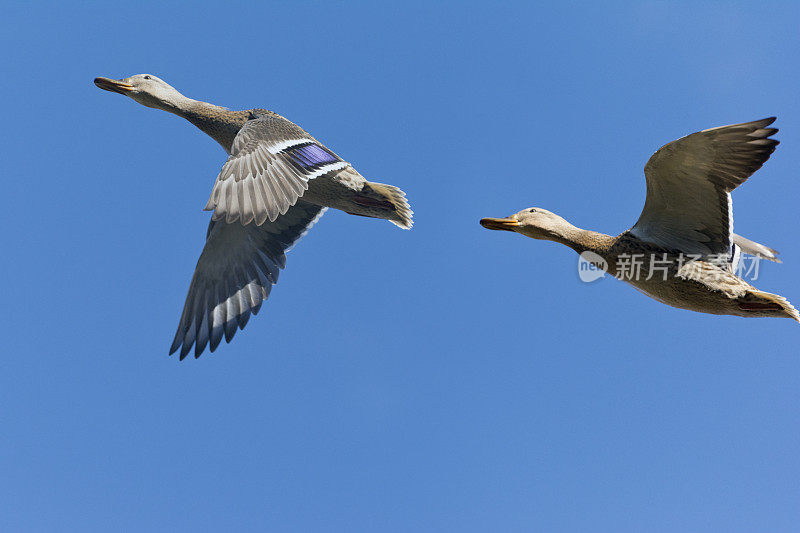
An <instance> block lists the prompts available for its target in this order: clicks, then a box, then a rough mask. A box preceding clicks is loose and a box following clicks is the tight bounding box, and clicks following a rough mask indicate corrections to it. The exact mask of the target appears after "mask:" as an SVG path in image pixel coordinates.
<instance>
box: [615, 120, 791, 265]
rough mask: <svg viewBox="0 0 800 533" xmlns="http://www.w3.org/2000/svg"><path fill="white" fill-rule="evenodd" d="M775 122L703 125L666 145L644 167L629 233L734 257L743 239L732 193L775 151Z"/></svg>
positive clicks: (694, 250) (661, 243)
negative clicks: (736, 230) (639, 205)
mask: <svg viewBox="0 0 800 533" xmlns="http://www.w3.org/2000/svg"><path fill="white" fill-rule="evenodd" d="M774 121H775V117H770V118H765V119H762V120H756V121H753V122H745V123H742V124H733V125H730V126H721V127H718V128H712V129H708V130H703V131H700V132H697V133H692V134H691V135H687V136H686V137H682V138H680V139H678V140H676V141H673V142H671V143H669V144H667V145H665V146H663V147H661V148H660V149H659V150H658V151H657V152H656V153H655V154H653V156H652V157H651V158H650V160H649V161H648V162H647V164H646V165H645V167H644V174H645V179H646V180H647V199H646V200H645V204H644V210H643V211H642V214H641V216H640V217H639V220H638V221H637V222H636V224H635V225H634V226H633V227H632V228H631V230H630V232H631V233H632V234H633V235H635V236H636V237H638V238H640V239H642V240H643V241H647V242H651V243H654V244H656V245H659V246H662V247H664V248H668V249H675V250H680V251H682V252H684V253H687V254H699V255H701V256H708V255H717V256H728V257H730V256H731V255H732V253H733V250H732V241H734V240H735V237H736V238H738V236H735V235H734V234H733V205H732V201H731V195H730V193H731V191H732V190H734V189H735V188H736V187H738V186H739V185H741V184H742V183H744V182H745V181H746V180H747V178H749V177H750V176H751V175H752V174H753V173H754V172H755V171H756V170H758V169H759V168H761V165H763V164H764V162H765V161H766V160H767V159H769V156H770V155H771V154H772V152H774V151H775V147H776V146H777V145H778V141H776V140H775V139H770V138H769V137H770V136H771V135H774V134H775V133H777V131H778V130H777V129H776V128H769V127H768V126H769V125H770V124H772V123H773V122H774ZM742 240H743V241H746V242H748V243H751V242H752V241H747V240H746V239H742ZM752 244H757V243H752ZM758 246H761V247H763V245H758ZM751 248H753V247H751ZM763 248H764V249H766V250H771V249H769V248H766V247H763ZM756 249H757V248H756Z"/></svg>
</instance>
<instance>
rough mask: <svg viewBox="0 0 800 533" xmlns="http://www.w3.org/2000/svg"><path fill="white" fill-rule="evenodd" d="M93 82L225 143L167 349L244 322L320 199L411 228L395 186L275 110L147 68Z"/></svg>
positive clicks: (200, 343) (205, 341)
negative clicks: (245, 105) (193, 89)
mask: <svg viewBox="0 0 800 533" xmlns="http://www.w3.org/2000/svg"><path fill="white" fill-rule="evenodd" d="M94 83H95V85H97V86H98V87H100V88H101V89H104V90H106V91H111V92H115V93H119V94H122V95H125V96H127V97H129V98H131V99H132V100H134V101H135V102H138V103H140V104H142V105H144V106H147V107H152V108H154V109H162V110H164V111H168V112H170V113H173V114H175V115H178V116H180V117H183V118H185V119H187V120H188V121H189V122H191V123H192V124H194V125H195V126H197V127H198V128H200V129H201V130H202V131H203V132H205V133H206V134H208V135H209V136H210V137H211V138H212V139H214V140H215V141H217V142H218V143H219V144H220V145H221V146H222V148H223V149H225V151H226V152H227V153H228V160H227V161H226V162H225V164H224V165H223V166H222V170H221V171H220V172H219V175H218V176H217V179H216V181H215V182H214V187H213V189H212V191H211V197H210V198H209V200H208V203H207V204H206V206H205V209H206V210H208V211H213V215H212V217H211V222H210V224H209V227H208V232H207V233H206V244H205V247H204V248H203V252H202V253H201V254H200V259H199V260H198V262H197V267H196V268H195V271H194V276H193V277H192V281H191V283H190V285H189V294H188V296H187V297H186V303H185V304H184V307H183V314H182V315H181V319H180V323H179V325H178V331H177V332H176V334H175V339H174V341H173V343H172V346H171V347H170V350H169V353H170V355H171V354H173V353H175V352H176V351H178V350H180V359H183V358H184V357H186V355H187V354H188V353H189V351H190V350H191V349H192V346H194V354H195V357H199V356H200V354H201V353H202V352H203V350H204V349H205V347H206V345H208V346H209V347H210V350H211V351H212V352H213V351H214V350H215V349H216V348H217V346H218V345H219V343H220V341H221V339H222V337H223V335H224V337H225V340H226V342H230V341H231V339H232V338H233V336H234V334H235V333H236V328H237V327H238V328H239V329H244V327H245V325H246V324H247V321H248V320H249V318H250V315H251V314H253V315H255V314H256V313H258V310H259V309H260V308H261V304H262V303H263V301H264V300H266V299H267V297H268V296H269V293H270V290H271V288H272V285H274V284H275V283H276V282H277V281H278V273H279V271H280V270H281V269H283V268H284V267H285V265H286V255H285V254H286V252H287V251H288V250H289V249H290V248H291V246H292V245H293V244H294V243H296V242H297V240H298V239H300V238H301V237H302V236H303V235H305V234H306V232H307V231H308V230H309V229H310V228H311V226H313V225H314V223H316V222H317V221H318V220H319V218H320V217H321V216H322V214H323V213H324V212H325V210H326V209H327V208H328V207H332V208H334V209H339V210H342V211H345V212H346V213H350V214H353V215H360V216H366V217H372V218H382V219H385V220H388V221H389V222H392V223H393V224H395V225H397V226H399V227H401V228H404V229H410V228H411V225H412V211H411V209H410V207H409V205H408V202H407V201H406V199H405V193H404V192H403V191H401V190H400V189H398V188H397V187H394V186H392V185H386V184H383V183H373V182H370V181H367V180H366V179H365V178H364V177H363V176H362V175H361V174H359V173H358V172H357V171H356V170H355V169H354V168H353V167H352V166H351V165H350V164H349V163H347V162H346V161H344V160H343V159H342V158H341V157H339V156H338V155H336V154H335V153H334V152H333V151H331V150H330V149H329V148H328V147H326V146H325V145H323V144H322V143H320V142H319V141H318V140H316V139H315V138H314V137H312V136H311V135H310V134H309V133H307V132H306V131H305V130H303V129H302V128H301V127H300V126H298V125H296V124H294V123H293V122H290V121H289V120H287V119H285V118H284V117H282V116H280V115H278V114H277V113H273V112H272V111H268V110H266V109H248V110H244V111H231V110H229V109H226V108H224V107H220V106H217V105H213V104H209V103H206V102H200V101H198V100H192V99H191V98H187V97H186V96H184V95H182V94H181V93H180V92H178V91H177V90H176V89H175V88H174V87H172V86H171V85H169V84H168V83H167V82H165V81H164V80H162V79H160V78H158V77H156V76H154V75H152V74H137V75H135V76H131V77H129V78H124V79H120V80H114V79H110V78H95V80H94Z"/></svg>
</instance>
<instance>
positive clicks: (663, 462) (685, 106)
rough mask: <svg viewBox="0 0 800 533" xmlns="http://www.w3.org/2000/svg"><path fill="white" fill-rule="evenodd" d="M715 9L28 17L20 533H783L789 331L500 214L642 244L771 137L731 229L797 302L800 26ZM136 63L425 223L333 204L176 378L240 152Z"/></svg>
mask: <svg viewBox="0 0 800 533" xmlns="http://www.w3.org/2000/svg"><path fill="white" fill-rule="evenodd" d="M694 4H695V3H692V5H691V6H690V5H689V4H688V3H687V4H682V5H681V4H675V3H612V4H608V5H605V6H603V7H598V6H596V5H595V6H586V5H581V4H572V5H570V6H566V7H561V6H559V7H555V5H550V6H548V7H536V6H533V5H528V3H525V4H516V3H500V4H498V3H481V4H469V3H437V4H435V5H431V4H429V3H413V2H412V3H409V2H403V3H393V4H388V3H386V4H384V3H359V4H350V3H288V2H287V3H277V4H275V3H270V4H261V5H258V6H251V5H249V4H229V3H226V4H225V5H224V6H223V5H221V4H220V5H214V4H207V5H194V6H192V5H188V4H175V3H171V4H168V5H166V6H164V5H161V3H153V4H141V3H126V4H120V5H118V6H115V7H108V6H106V5H105V4H100V3H87V4H81V5H72V6H67V5H61V4H43V3H41V4H33V5H27V6H24V7H23V6H18V5H10V6H7V7H6V8H5V10H4V16H3V18H2V20H0V42H2V45H3V46H4V48H5V50H6V54H4V55H3V57H2V58H0V64H1V65H2V70H3V73H4V78H5V79H4V83H3V84H2V88H1V89H0V91H2V95H3V99H4V101H5V103H6V106H5V108H4V112H3V114H4V123H5V125H6V128H5V135H3V139H4V141H3V144H4V153H5V154H6V157H3V158H2V161H0V166H1V167H2V170H3V175H4V181H3V182H4V184H5V202H4V208H3V210H2V215H0V216H2V218H3V227H4V228H5V230H6V231H5V232H4V235H3V247H4V249H5V251H6V254H5V260H4V261H2V262H0V273H2V279H3V280H4V283H3V294H4V295H5V298H6V305H5V306H4V310H3V311H2V313H3V316H4V323H5V324H6V325H7V326H8V328H7V329H6V334H5V341H4V349H3V352H4V357H3V358H2V364H3V369H2V372H0V424H2V428H3V431H2V435H1V436H0V451H1V452H2V453H0V473H1V475H0V479H1V480H2V481H0V527H2V529H3V530H6V531H50V530H54V529H59V530H75V531H78V530H80V531H109V530H119V529H126V530H133V531H137V530H138V531H159V530H161V531H168V530H169V531H175V530H192V531H213V530H217V531H218V530H231V529H237V530H259V531H459V532H463V531H548V532H559V531H564V532H570V533H575V532H583V531H586V532H589V531H591V532H605V531H608V532H615V533H620V532H628V531H631V532H638V531H649V532H674V531H692V532H705V531H709V532H711V531H727V532H734V533H735V532H749V531H754V532H755V531H758V532H761V531H771V532H776V533H777V532H784V531H787V532H788V531H796V527H797V524H798V523H799V522H800V484H799V483H798V479H800V454H798V449H800V424H798V420H799V419H800V401H799V400H798V398H800V393H799V392H798V391H800V359H798V353H797V352H798V350H797V343H798V339H800V328H798V325H797V324H796V323H792V322H790V321H789V320H768V319H763V320H755V319H753V320H745V319H740V318H736V317H719V316H710V315H701V314H696V313H690V312H688V311H681V310H676V309H672V308H669V307H666V306H663V305H661V304H659V303H657V302H655V301H653V300H650V299H648V298H646V297H644V296H642V295H641V294H639V293H637V292H636V291H635V290H632V289H631V288H630V287H628V286H625V285H623V284H622V283H620V282H618V281H616V280H612V279H605V280H602V281H600V282H597V283H593V284H583V283H581V282H580V281H579V280H578V277H577V270H576V264H577V259H576V257H575V255H574V252H572V251H571V250H569V249H567V248H565V247H562V246H559V245H557V244H553V243H546V242H540V241H533V240H530V239H525V238H523V237H520V236H518V235H512V234H510V233H496V232H490V231H486V230H484V229H483V228H481V227H480V226H479V225H478V220H479V219H480V218H481V217H484V216H503V215H507V214H509V213H513V212H516V211H518V210H520V209H522V208H525V207H529V206H540V207H544V208H546V209H549V210H552V211H555V212H557V213H559V214H560V215H562V216H564V217H566V218H567V219H568V220H570V221H571V222H573V223H575V224H576V225H578V226H582V227H586V228H591V229H595V230H598V231H603V232H606V233H612V234H616V233H619V232H621V231H623V230H625V229H627V228H628V227H629V226H630V225H631V224H632V223H633V222H634V221H635V220H636V218H637V217H638V215H639V212H640V210H641V206H642V204H643V201H644V191H645V187H644V178H643V174H642V168H643V166H644V163H645V162H646V160H647V158H648V157H649V156H650V154H651V153H652V152H654V151H655V150H656V149H657V148H659V147H660V146H661V145H663V144H664V143H666V142H668V141H670V140H672V139H675V138H677V137H679V136H682V135H685V134H687V133H690V132H692V131H697V130H700V129H704V128H708V127H712V126H718V125H722V124H728V123H733V122H741V121H746V120H754V119H757V118H761V117H764V116H769V115H777V116H778V121H777V122H776V126H777V127H779V128H780V129H781V131H780V133H779V134H778V135H777V138H778V139H779V140H780V141H781V145H780V146H779V147H778V150H777V151H776V153H775V154H774V155H773V157H772V158H771V159H770V161H769V162H768V163H767V164H766V165H765V166H764V168H763V169H762V170H761V171H759V172H758V173H757V174H756V175H755V176H754V177H753V178H752V179H751V180H750V181H749V182H748V183H746V184H745V185H744V186H742V187H741V189H739V190H737V192H736V193H735V194H734V201H735V212H736V230H737V232H739V233H741V234H743V235H745V236H748V237H750V238H753V239H755V240H757V241H761V242H764V243H765V244H768V245H770V246H772V247H775V248H777V249H779V250H780V251H781V252H782V257H783V259H784V264H783V265H773V264H767V265H765V266H764V267H763V269H762V272H761V276H760V279H759V280H758V282H757V285H758V286H759V288H761V289H763V290H767V291H770V292H777V293H780V294H783V295H785V296H786V297H788V298H789V299H793V300H794V301H795V302H798V303H800V287H798V283H797V281H796V276H797V275H798V272H799V271H798V265H800V244H798V240H797V237H796V235H797V228H796V223H797V216H796V213H797V201H798V193H800V185H799V184H798V180H797V170H796V169H797V167H798V161H800V152H799V151H798V148H799V147H800V106H799V105H798V102H799V101H798V97H797V94H798V92H797V87H798V86H799V85H800V73H799V72H798V70H797V68H796V62H795V61H793V59H792V58H795V57H796V55H797V49H798V44H800V42H798V40H799V39H798V27H799V24H800V8H798V7H797V6H795V5H793V4H792V3H788V2H787V3H771V4H768V5H764V4H756V3H745V2H739V3H712V4H704V5H699V6H698V5H694ZM143 72H150V73H153V74H156V75H158V76H161V77H163V78H164V79H165V80H167V81H168V82H170V83H171V84H172V85H174V86H175V87H176V88H178V89H179V90H181V91H182V92H183V93H184V94H186V95H187V96H190V97H193V98H197V99H201V100H206V101H210V102H213V103H216V104H219V105H225V106H228V107H231V108H238V109H241V108H251V107H266V108H269V109H272V110H274V111H277V112H279V113H281V114H283V115H284V116H286V117H288V118H289V119H291V120H293V121H295V122H297V123H298V124H300V125H301V126H303V127H304V128H306V129H307V130H309V131H310V132H311V133H312V134H314V135H315V136H316V137H317V138H319V139H320V140H321V141H322V142H324V143H326V144H327V145H328V146H330V147H331V148H332V149H333V150H335V151H336V152H337V153H339V154H340V155H342V157H344V158H345V159H347V160H348V161H350V162H351V163H353V164H354V165H355V166H356V167H357V168H358V169H359V170H360V171H361V172H362V173H363V174H364V175H365V176H367V177H368V178H369V179H372V180H373V181H379V182H385V183H391V184H394V185H397V186H399V187H401V188H402V189H404V190H405V191H406V192H407V193H408V197H409V199H410V201H411V203H412V207H413V208H414V211H415V213H416V214H415V221H416V225H415V227H414V229H413V230H412V231H410V232H405V231H401V230H399V229H398V228H396V227H394V226H393V225H391V224H389V223H387V222H383V221H378V220H370V219H365V218H361V217H353V216H349V215H346V214H344V213H341V212H333V211H331V212H329V213H328V214H327V215H326V216H325V217H324V218H323V219H322V220H321V222H320V223H319V224H318V226H316V227H315V228H314V229H313V231H311V232H310V233H309V235H307V236H306V238H305V239H304V240H303V241H301V242H300V243H299V244H298V246H297V247H296V248H295V249H294V250H293V251H292V252H291V253H290V255H289V257H288V266H287V269H286V270H285V271H284V272H283V274H282V276H281V281H280V283H279V284H278V286H277V287H275V289H274V290H273V292H272V295H271V297H270V300H269V301H268V302H267V303H266V304H265V305H264V307H263V308H262V310H261V313H260V314H259V315H258V316H257V317H255V318H253V319H252V320H251V322H250V323H249V324H248V326H247V328H246V330H245V331H244V332H240V333H239V334H238V335H237V336H236V338H235V340H234V342H233V343H232V344H230V345H223V346H221V348H220V349H219V350H218V351H217V352H215V354H213V355H211V356H209V354H207V353H206V354H205V355H204V356H203V357H201V358H200V359H199V360H194V359H187V360H185V361H183V362H182V363H181V362H179V361H178V360H177V358H176V357H167V350H168V348H169V345H170V343H171V341H172V336H173V334H174V330H175V328H176V326H177V323H178V319H179V316H180V311H181V308H182V306H183V301H184V297H185V293H186V290H187V288H188V283H189V279H190V277H191V274H192V271H193V268H194V265H195V262H196V260H197V256H198V255H199V253H200V251H201V249H202V246H203V239H204V236H205V231H206V226H207V223H208V216H209V215H208V213H205V212H203V211H202V208H203V206H204V205H205V202H206V200H207V198H208V194H209V192H210V190H211V184H212V182H213V179H214V177H215V176H216V173H217V172H218V170H219V168H220V166H221V164H222V163H223V161H224V160H225V154H224V152H223V151H222V150H220V148H219V146H218V145H216V143H215V142H214V141H212V140H211V139H209V138H207V137H206V136H205V135H204V134H202V133H201V132H200V131H198V130H196V129H194V127H193V126H191V125H190V124H189V123H187V122H185V121H183V120H182V119H179V118H177V117H175V116H172V115H169V114H167V113H163V112H160V111H156V110H151V109H147V108H144V107H142V106H139V105H137V104H135V103H134V102H132V101H130V100H127V99H125V98H123V97H122V96H120V95H116V94H112V93H107V92H103V91H100V90H99V89H97V88H96V87H95V86H94V85H93V84H92V79H93V78H94V77H95V76H100V75H102V76H110V77H123V76H128V75H131V74H135V73H143Z"/></svg>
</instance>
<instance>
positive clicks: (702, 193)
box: [480, 117, 800, 322]
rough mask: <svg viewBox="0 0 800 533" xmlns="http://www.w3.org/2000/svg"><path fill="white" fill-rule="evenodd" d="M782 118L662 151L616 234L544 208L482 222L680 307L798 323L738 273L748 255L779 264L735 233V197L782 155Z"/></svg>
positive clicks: (784, 304)
mask: <svg viewBox="0 0 800 533" xmlns="http://www.w3.org/2000/svg"><path fill="white" fill-rule="evenodd" d="M774 121H775V118H774V117H771V118H765V119H762V120H756V121H753V122H745V123H742V124H733V125H730V126H721V127H718V128H712V129H708V130H703V131H700V132H697V133H692V134H691V135H687V136H686V137H683V138H681V139H678V140H676V141H673V142H671V143H669V144H667V145H665V146H663V147H661V149H659V150H658V151H657V152H656V153H655V154H653V156H652V157H651V158H650V160H649V161H648V162H647V165H645V167H644V174H645V178H646V181H647V198H646V200H645V204H644V210H643V211H642V214H641V216H640V217H639V220H638V221H637V222H636V224H634V226H633V227H632V228H631V229H629V230H628V231H625V232H624V233H622V234H621V235H618V236H616V237H612V236H610V235H605V234H603V233H598V232H596V231H589V230H585V229H581V228H578V227H575V226H573V225H572V224H570V223H569V222H567V221H566V220H564V219H563V218H561V217H560V216H558V215H556V214H554V213H551V212H550V211H547V210H545V209H541V208H538V207H533V208H528V209H524V210H522V211H520V212H518V213H516V214H514V215H511V216H510V217H507V218H484V219H482V220H481V221H480V223H481V225H482V226H484V227H485V228H488V229H491V230H505V231H513V232H516V233H520V234H522V235H526V236H528V237H531V238H534V239H543V240H550V241H555V242H559V243H561V244H564V245H566V246H569V247H570V248H572V249H573V250H575V251H576V252H578V253H579V254H581V255H582V257H583V258H584V259H585V260H586V261H588V262H590V263H591V264H592V265H594V266H595V267H597V268H602V269H603V270H607V271H608V272H610V273H614V274H615V276H616V277H617V278H619V279H622V280H623V281H626V282H627V283H630V284H631V285H633V286H634V287H635V288H636V289H638V290H639V291H641V292H643V293H644V294H646V295H647V296H649V297H651V298H653V299H655V300H658V301H659V302H662V303H665V304H667V305H671V306H673V307H678V308H681V309H689V310H691V311H698V312H701V313H711V314H716V315H735V316H742V317H785V318H792V319H794V320H797V321H798V322H800V315H798V312H797V310H796V309H795V308H794V307H793V306H792V305H791V304H790V303H789V301H788V300H786V298H784V297H782V296H779V295H777V294H770V293H767V292H763V291H759V290H758V289H756V288H755V287H753V286H752V285H750V284H749V283H747V282H746V281H745V280H744V279H742V278H741V277H740V276H738V275H737V273H738V272H739V261H740V260H741V253H742V252H743V253H745V254H750V255H753V256H756V257H758V258H763V259H767V260H770V261H776V262H780V260H779V259H778V252H776V251H775V250H773V249H772V248H769V247H767V246H764V245H763V244H758V243H756V242H753V241H751V240H749V239H746V238H744V237H741V236H739V235H736V234H735V233H733V204H732V201H731V191H733V190H734V189H735V188H736V187H738V186H739V185H741V184H742V183H744V182H745V181H746V180H747V178H749V177H750V176H751V175H752V174H753V173H754V172H755V171H756V170H758V169H759V168H761V165H763V164H764V162H765V161H766V160H767V159H769V156H770V155H771V154H772V152H774V151H775V147H776V146H777V145H778V141H776V140H775V139H771V138H770V137H771V136H772V135H774V134H775V133H777V131H778V130H777V129H776V128H770V127H768V126H769V125H770V124H772V123H773V122H774ZM632 266H633V267H635V268H631V267H632Z"/></svg>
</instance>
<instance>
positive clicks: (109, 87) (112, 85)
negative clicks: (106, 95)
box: [94, 78, 133, 94]
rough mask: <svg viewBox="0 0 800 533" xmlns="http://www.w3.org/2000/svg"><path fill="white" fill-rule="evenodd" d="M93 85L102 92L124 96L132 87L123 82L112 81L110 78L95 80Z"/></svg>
mask: <svg viewBox="0 0 800 533" xmlns="http://www.w3.org/2000/svg"><path fill="white" fill-rule="evenodd" d="M94 84H95V85H97V86H98V87H100V88H101V89H103V90H104V91H111V92H113V93H120V94H125V93H129V92H131V91H132V90H133V85H131V84H130V83H128V82H125V81H123V80H112V79H111V78H95V79H94Z"/></svg>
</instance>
